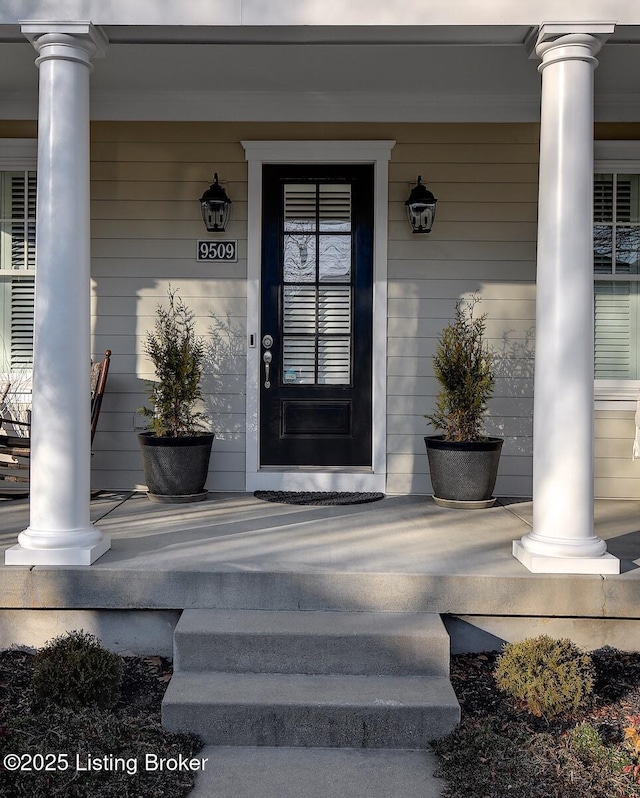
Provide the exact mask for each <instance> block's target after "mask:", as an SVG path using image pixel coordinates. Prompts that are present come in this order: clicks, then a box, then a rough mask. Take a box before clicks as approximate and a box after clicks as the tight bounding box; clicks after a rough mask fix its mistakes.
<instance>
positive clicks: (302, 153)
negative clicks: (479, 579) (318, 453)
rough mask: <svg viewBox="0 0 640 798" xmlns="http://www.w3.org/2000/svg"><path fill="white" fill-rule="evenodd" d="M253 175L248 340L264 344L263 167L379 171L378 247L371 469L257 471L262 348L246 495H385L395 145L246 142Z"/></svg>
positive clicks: (254, 369) (251, 374)
mask: <svg viewBox="0 0 640 798" xmlns="http://www.w3.org/2000/svg"><path fill="white" fill-rule="evenodd" d="M241 143H242V146H243V147H244V150H245V156H246V159H247V162H248V167H249V176H248V211H247V212H248V220H247V225H248V233H247V235H248V242H247V335H248V337H249V339H250V338H251V336H252V335H253V336H254V340H255V341H256V343H257V344H259V341H258V338H259V332H260V295H261V294H260V291H261V287H260V277H261V248H262V166H263V164H266V163H301V164H304V163H323V164H331V163H369V164H373V165H374V192H375V207H374V244H373V319H374V325H373V351H374V352H375V357H374V358H373V385H372V393H373V435H372V439H373V453H372V455H373V459H372V462H373V467H372V469H371V470H370V471H368V470H366V471H365V470H363V469H361V468H359V469H345V468H339V469H318V468H309V469H301V468H298V469H292V470H286V469H283V470H280V469H273V468H269V469H260V467H259V462H260V461H259V435H258V431H259V420H260V419H259V414H260V401H259V398H260V390H259V384H258V381H259V373H260V347H259V345H256V346H255V347H251V346H248V347H247V451H246V489H247V490H248V491H253V490H360V491H384V490H385V487H386V472H387V452H386V444H387V391H386V363H387V227H388V202H389V190H388V183H389V160H390V158H391V150H392V148H393V146H394V144H395V141H243V142H241Z"/></svg>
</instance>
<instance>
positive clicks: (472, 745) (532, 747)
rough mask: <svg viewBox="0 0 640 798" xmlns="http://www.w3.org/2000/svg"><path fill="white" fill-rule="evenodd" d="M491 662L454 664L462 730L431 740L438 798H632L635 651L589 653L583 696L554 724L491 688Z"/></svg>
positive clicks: (466, 658)
mask: <svg viewBox="0 0 640 798" xmlns="http://www.w3.org/2000/svg"><path fill="white" fill-rule="evenodd" d="M498 658H499V653H498V652H493V653H485V654H459V655H456V656H454V657H453V658H452V664H451V681H452V684H453V687H454V690H455V692H456V695H457V696H458V700H459V701H460V705H461V708H462V722H461V724H460V726H459V727H458V728H457V729H456V730H455V731H454V732H453V733H452V734H450V735H448V736H447V737H445V738H442V739H441V740H437V741H435V742H434V749H435V751H436V753H437V755H438V758H439V762H440V769H439V773H438V775H441V776H443V777H444V778H445V780H446V787H445V790H444V798H463V796H464V798H506V796H517V797H518V798H586V796H589V798H640V784H639V783H638V777H639V776H640V767H638V766H639V765H640V654H639V653H630V652H622V651H618V650H616V649H612V648H608V647H607V648H603V649H600V650H598V651H595V652H593V653H592V662H593V668H594V685H593V692H592V694H591V696H590V698H589V699H588V700H586V701H585V702H584V704H583V705H582V707H581V708H580V709H575V710H572V711H566V712H563V713H561V714H559V715H557V716H553V717H545V716H543V715H539V716H536V715H533V714H531V712H529V711H528V710H527V709H526V706H525V705H524V703H523V702H522V701H516V700H514V699H513V698H511V697H510V696H509V695H508V694H507V693H505V692H504V691H502V690H500V689H499V688H498V686H497V684H496V679H495V670H496V667H497V662H498Z"/></svg>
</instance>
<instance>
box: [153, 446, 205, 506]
mask: <svg viewBox="0 0 640 798" xmlns="http://www.w3.org/2000/svg"><path fill="white" fill-rule="evenodd" d="M213 438H214V436H213V433H211V432H206V433H201V434H199V435H194V436H191V437H188V438H159V437H158V436H157V435H156V434H155V433H154V432H140V433H139V434H138V443H139V444H140V451H141V453H142V467H143V469H144V477H145V481H146V483H147V488H148V491H149V492H148V496H149V499H151V501H156V502H168V503H172V502H179V503H184V502H197V501H203V500H204V499H206V498H207V491H206V490H204V483H205V482H206V481H207V472H208V470H209V459H210V457H211V446H212V444H213Z"/></svg>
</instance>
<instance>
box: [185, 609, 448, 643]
mask: <svg viewBox="0 0 640 798" xmlns="http://www.w3.org/2000/svg"><path fill="white" fill-rule="evenodd" d="M220 633H228V634H238V635H240V634H258V633H260V634H269V635H277V634H284V635H287V634H329V635H331V636H335V635H338V634H344V635H357V634H367V635H389V634H396V635H407V634H419V635H421V636H425V635H429V636H434V635H438V636H443V637H444V638H446V639H448V637H447V633H446V630H445V628H444V625H443V623H442V620H441V619H440V616H439V615H437V614H434V613H427V612H353V611H346V612H335V611H323V610H306V611H301V610H235V609H234V610H218V609H214V610H211V609H204V610H185V611H184V612H183V613H182V615H181V617H180V620H179V622H178V625H177V626H176V634H177V635H180V634H220Z"/></svg>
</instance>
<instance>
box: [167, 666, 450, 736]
mask: <svg viewBox="0 0 640 798" xmlns="http://www.w3.org/2000/svg"><path fill="white" fill-rule="evenodd" d="M459 719H460V708H459V705H458V702H457V700H456V697H455V694H454V692H453V689H452V687H451V683H450V682H449V680H448V679H446V678H440V677H434V676H405V677H399V676H351V675H333V676H328V675H306V674H281V673H260V674H254V673H240V674H238V673H207V672H200V673H198V672H177V673H174V676H173V678H172V679H171V682H170V683H169V687H168V689H167V692H166V694H165V698H164V702H163V706H162V722H163V725H164V726H165V728H167V729H168V730H170V731H189V732H193V733H195V734H197V735H199V736H200V737H201V738H202V739H203V740H204V742H205V743H208V744H211V745H220V746H277V747H280V746H305V747H320V748H325V747H329V748H403V749H422V748H426V747H427V746H428V744H429V741H430V740H432V739H434V738H436V737H440V736H442V735H444V734H447V733H448V732H450V731H452V730H453V728H454V727H455V725H456V724H457V723H458V721H459Z"/></svg>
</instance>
